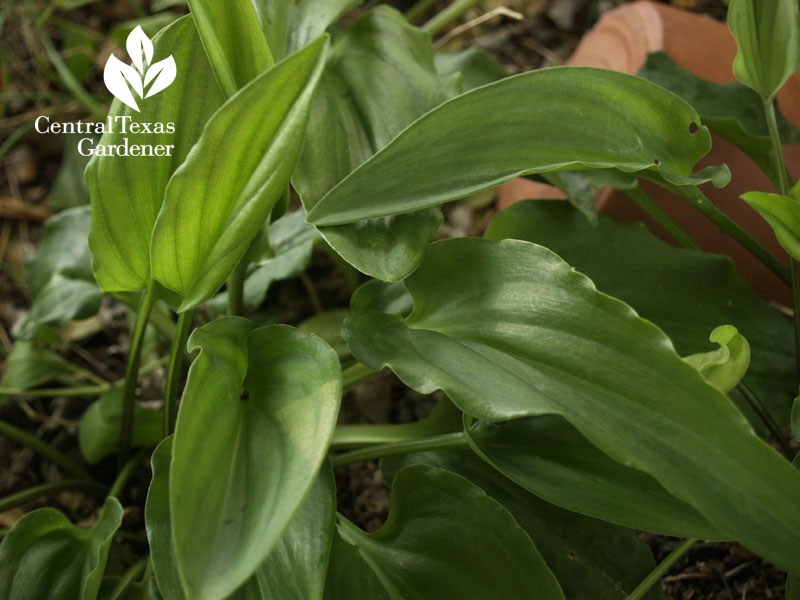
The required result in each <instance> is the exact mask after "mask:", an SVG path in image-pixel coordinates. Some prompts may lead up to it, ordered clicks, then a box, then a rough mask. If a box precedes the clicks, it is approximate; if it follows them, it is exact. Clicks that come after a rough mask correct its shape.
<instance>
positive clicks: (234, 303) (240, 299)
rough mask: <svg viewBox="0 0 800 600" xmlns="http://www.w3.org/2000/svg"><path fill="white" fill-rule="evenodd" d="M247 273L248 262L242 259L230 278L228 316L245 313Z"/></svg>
mask: <svg viewBox="0 0 800 600" xmlns="http://www.w3.org/2000/svg"><path fill="white" fill-rule="evenodd" d="M246 271H247V260H246V259H245V258H242V260H240V261H239V264H237V265H236V268H235V269H234V270H233V273H231V276H230V277H229V278H228V286H227V292H228V314H229V315H230V316H234V317H235V316H239V315H241V314H242V313H243V312H244V277H245V272H246Z"/></svg>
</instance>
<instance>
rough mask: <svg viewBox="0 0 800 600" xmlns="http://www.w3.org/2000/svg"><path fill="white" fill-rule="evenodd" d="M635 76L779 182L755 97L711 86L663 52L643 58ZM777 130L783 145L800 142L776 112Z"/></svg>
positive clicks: (740, 88) (735, 86)
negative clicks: (678, 102) (674, 98)
mask: <svg viewBox="0 0 800 600" xmlns="http://www.w3.org/2000/svg"><path fill="white" fill-rule="evenodd" d="M638 75H639V76H640V77H644V78H645V79H648V80H650V81H652V82H653V83H657V84H658V85H660V86H661V87H664V88H666V89H668V90H669V91H671V92H673V93H675V94H677V95H678V96H680V97H681V98H683V99H684V100H686V101H687V102H688V103H689V104H691V105H692V106H693V107H694V109H695V110H696V111H697V112H698V113H699V114H700V118H701V119H702V120H703V124H704V125H706V126H707V127H708V128H709V129H710V130H711V131H712V132H714V133H716V134H717V135H721V136H722V137H724V138H725V139H727V140H728V141H730V142H732V143H733V144H735V145H737V146H738V147H739V148H741V149H742V150H744V151H745V152H746V153H747V155H748V156H749V157H750V158H751V159H753V161H754V162H755V163H756V164H757V165H758V166H759V167H760V168H761V169H762V170H763V171H764V172H765V173H767V174H768V175H769V177H770V178H771V179H772V181H773V182H777V181H779V177H778V174H777V173H776V171H775V164H774V162H773V159H772V143H771V141H770V138H769V129H768V128H767V120H766V117H765V115H764V104H763V101H762V100H761V98H760V97H759V95H758V94H757V93H756V92H754V91H753V90H751V89H749V88H747V87H746V86H744V85H742V84H741V83H714V82H711V81H706V80H705V79H702V78H700V77H698V76H697V75H695V74H694V73H691V72H690V71H686V70H684V69H682V68H681V67H680V66H678V64H677V63H676V62H675V61H674V60H672V59H671V58H670V57H669V56H668V55H666V54H664V53H663V52H653V53H650V54H648V55H647V61H646V62H645V64H644V66H643V67H642V68H641V70H640V71H639V73H638ZM776 113H777V114H776V116H777V121H778V130H779V132H780V136H781V140H782V141H783V143H784V144H795V143H798V142H800V130H798V129H797V128H796V127H794V126H793V125H792V124H791V123H789V122H788V121H787V120H786V119H784V118H783V115H781V114H780V111H777V109H776Z"/></svg>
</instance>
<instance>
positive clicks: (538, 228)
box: [486, 202, 797, 425]
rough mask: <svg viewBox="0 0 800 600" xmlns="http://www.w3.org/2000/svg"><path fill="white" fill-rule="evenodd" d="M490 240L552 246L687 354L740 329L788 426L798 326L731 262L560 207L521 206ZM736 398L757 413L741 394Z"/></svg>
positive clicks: (753, 383)
mask: <svg viewBox="0 0 800 600" xmlns="http://www.w3.org/2000/svg"><path fill="white" fill-rule="evenodd" d="M486 235H487V237H489V238H492V239H501V238H508V237H511V238H516V239H522V240H527V241H531V242H534V243H537V244H541V245H542V246H545V247H547V248H550V249H551V250H553V251H554V252H555V253H556V254H558V255H559V256H561V257H562V258H563V259H564V260H566V261H567V262H568V263H569V264H571V265H572V266H574V267H575V268H576V269H578V270H579V271H581V272H582V273H585V274H586V275H588V276H589V277H591V279H592V281H594V283H595V284H596V285H597V287H598V288H599V289H600V290H601V291H602V292H605V293H607V294H611V295H612V296H616V297H618V298H620V299H621V300H624V301H625V302H626V303H628V304H630V305H631V306H632V307H633V308H634V309H635V310H636V311H637V312H638V313H639V314H640V315H641V316H642V317H644V318H645V319H648V320H650V321H652V322H654V323H655V324H656V325H658V326H659V327H660V328H661V329H663V330H664V331H665V332H666V334H667V335H668V336H669V337H670V339H671V340H672V341H673V343H674V344H675V346H676V348H677V350H678V352H679V353H680V354H681V355H684V356H685V355H687V354H695V353H698V352H705V351H707V350H708V341H707V340H708V332H709V331H711V330H712V329H714V328H715V327H716V326H717V325H719V324H721V323H729V324H731V325H733V326H734V327H736V328H737V329H738V330H739V331H740V332H741V334H742V335H743V336H744V337H745V338H747V341H748V342H749V345H750V352H751V362H750V369H749V370H748V373H747V375H746V376H745V378H744V381H745V382H746V383H747V385H748V386H749V387H750V388H751V389H752V390H753V391H754V392H755V394H756V395H757V396H758V397H759V398H760V399H761V400H762V402H764V404H765V405H766V406H767V407H768V408H769V410H770V412H771V413H772V415H773V417H774V418H775V420H776V421H778V423H779V424H781V425H786V424H788V422H789V407H790V406H791V399H792V398H793V397H794V396H795V395H796V394H797V388H796V385H795V361H794V332H793V330H792V325H791V323H790V322H789V321H787V320H786V319H785V318H784V317H783V315H781V314H780V313H779V312H778V311H777V310H776V309H774V308H773V307H771V306H770V305H769V304H767V303H766V302H764V301H762V300H760V299H759V298H758V297H757V296H756V295H755V294H754V293H753V292H752V290H751V289H750V288H749V287H748V285H747V284H746V283H745V282H744V281H743V280H742V279H741V277H739V275H738V274H737V273H736V269H735V267H734V265H733V263H732V262H731V261H730V260H729V259H727V258H724V257H722V256H715V255H711V254H704V253H701V252H693V251H689V250H682V249H678V248H675V247H673V246H670V245H669V244H666V243H664V242H662V241H661V240H659V239H658V238H656V237H655V236H654V235H653V234H651V233H650V232H649V231H648V230H647V229H646V228H645V227H644V226H642V225H631V224H622V223H617V222H615V221H613V220H611V219H609V218H607V217H604V216H601V217H600V222H599V224H598V226H597V227H596V228H592V227H590V226H589V225H588V224H587V223H586V220H585V219H583V218H582V217H581V216H580V215H579V214H576V213H575V211H574V210H572V209H570V208H569V207H568V206H564V205H563V204H557V203H552V202H550V203H545V202H520V203H517V204H515V205H514V206H512V207H510V208H509V209H508V210H506V211H503V212H502V213H501V214H500V215H498V216H497V217H496V218H495V220H494V221H493V222H492V224H491V225H490V227H489V229H488V231H487V234H486ZM731 395H732V397H733V398H734V399H735V400H736V401H737V404H738V406H739V407H740V409H742V410H743V411H744V410H746V411H750V409H749V407H748V405H747V403H746V402H745V401H744V399H742V398H740V396H739V394H738V392H731ZM750 412H752V411H750ZM752 417H753V418H752V419H751V421H752V422H753V423H756V422H758V423H760V420H759V419H758V417H757V416H755V415H752Z"/></svg>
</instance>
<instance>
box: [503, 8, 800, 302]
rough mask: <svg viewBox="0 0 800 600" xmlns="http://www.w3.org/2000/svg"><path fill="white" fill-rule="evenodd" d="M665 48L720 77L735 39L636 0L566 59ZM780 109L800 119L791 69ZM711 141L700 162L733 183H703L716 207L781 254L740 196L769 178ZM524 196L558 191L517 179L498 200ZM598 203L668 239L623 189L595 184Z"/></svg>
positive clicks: (624, 61)
mask: <svg viewBox="0 0 800 600" xmlns="http://www.w3.org/2000/svg"><path fill="white" fill-rule="evenodd" d="M656 51H663V52H665V53H666V54H668V55H669V56H670V57H671V58H672V59H673V60H674V61H675V62H677V63H678V64H679V65H680V66H681V67H683V68H684V69H686V70H688V71H691V72H692V73H694V74H695V75H698V76H700V77H703V78H704V79H708V80H710V81H715V82H718V83H729V82H733V81H735V80H736V79H735V77H734V75H733V59H734V57H735V56H736V43H735V41H734V39H733V36H732V35H731V33H730V31H729V30H728V28H727V26H726V25H725V24H724V23H720V22H718V21H715V20H713V19H710V18H707V17H703V16H699V15H696V14H692V13H689V12H685V11H682V10H680V9H677V8H673V7H670V6H667V5H665V4H659V3H656V2H650V1H648V0H640V1H638V2H634V3H631V4H625V5H623V6H621V7H619V8H617V9H615V10H613V11H611V12H608V13H606V14H605V15H604V16H603V17H602V18H601V19H600V21H599V22H598V24H597V25H596V26H595V28H594V29H593V30H592V31H590V32H589V33H587V34H586V36H585V37H584V38H583V40H582V41H581V43H580V44H579V45H578V47H577V48H576V50H575V52H574V54H573V55H572V57H571V58H570V60H569V61H568V62H569V64H571V65H579V66H591V67H600V68H605V69H612V70H616V71H622V72H625V73H631V74H633V73H636V72H638V71H639V69H640V68H641V67H642V65H643V64H644V62H645V60H646V58H647V54H648V53H649V52H656ZM778 102H779V105H780V108H781V111H782V112H783V114H784V116H786V118H787V119H788V120H790V121H791V122H792V123H794V124H795V125H797V126H800V76H798V74H797V73H796V74H795V76H793V77H792V78H791V79H790V80H789V81H788V82H787V83H786V85H785V86H784V87H783V89H782V90H781V92H780V93H779V94H778ZM712 137H713V147H712V150H711V152H710V153H709V154H708V155H707V156H706V157H704V158H703V160H702V161H701V162H700V163H699V165H698V167H702V166H706V165H719V164H723V163H724V164H727V165H728V166H729V167H730V169H731V173H732V179H731V183H730V184H729V185H728V186H726V187H725V188H723V189H721V190H718V189H716V188H714V187H713V186H712V185H711V184H706V185H704V186H702V188H701V189H703V191H704V192H705V194H706V195H707V196H708V197H709V199H710V200H711V201H712V202H714V204H716V205H717V206H718V207H719V208H721V209H722V210H723V211H725V212H726V213H727V214H728V215H729V216H730V217H731V218H732V219H734V220H735V221H737V222H738V223H739V224H740V225H741V226H742V227H744V228H745V229H746V230H748V231H749V232H750V233H751V234H752V235H753V236H754V237H755V238H756V239H757V240H758V241H759V242H761V243H762V244H763V245H764V246H766V247H767V249H769V250H770V251H771V252H773V253H774V254H775V255H776V256H778V257H781V258H784V257H785V256H786V253H785V252H784V251H783V249H782V248H781V247H780V245H779V244H778V242H777V240H776V239H775V236H774V235H773V233H772V230H771V229H770V227H769V225H767V223H766V222H765V221H764V220H763V219H762V218H761V217H760V216H759V215H758V214H757V213H756V212H755V211H753V210H752V209H751V208H750V207H749V206H747V205H746V204H745V203H744V202H743V201H741V200H740V199H739V196H740V195H741V194H743V193H745V192H748V191H751V190H763V191H775V190H774V187H773V186H772V184H771V183H770V182H769V180H768V179H767V177H766V176H765V175H763V174H762V173H761V171H760V169H759V168H758V167H757V166H756V165H755V163H753V162H752V161H751V160H750V158H749V157H747V156H746V155H745V154H744V153H743V152H742V151H740V150H739V149H738V148H736V147H735V146H734V145H733V144H731V143H730V142H728V141H726V140H724V139H722V138H720V137H718V136H715V135H712ZM785 156H786V160H787V165H788V167H789V171H790V172H791V173H792V176H793V177H794V178H797V177H798V176H800V146H791V147H787V148H786V149H785ZM644 187H645V189H646V191H647V192H648V193H649V194H650V196H651V197H652V198H653V199H654V200H655V201H656V202H657V203H658V204H659V205H660V206H661V207H662V208H663V209H664V210H665V211H666V212H667V213H668V214H669V215H670V216H671V217H672V218H673V219H674V220H675V221H676V222H677V223H678V224H679V225H680V226H681V227H682V228H683V229H684V230H686V231H687V232H688V233H689V235H691V237H692V238H693V239H694V240H695V241H696V242H697V243H698V244H699V245H700V247H701V248H702V249H703V250H706V251H708V252H716V253H719V254H726V255H728V256H730V257H731V258H733V260H734V261H735V262H736V265H737V269H738V270H739V273H740V274H741V275H742V276H743V277H744V278H745V279H746V280H747V281H748V282H749V283H750V285H751V286H752V287H753V289H754V290H755V291H756V292H757V293H759V294H760V295H761V296H763V297H764V298H766V299H770V300H775V301H778V302H781V303H783V304H787V305H788V304H789V302H790V299H791V293H790V292H789V290H788V289H787V287H786V286H785V285H784V284H783V282H781V281H780V279H779V278H778V277H776V276H775V275H774V274H773V273H772V272H771V271H769V270H768V269H767V268H766V267H764V266H763V265H762V264H761V263H760V262H759V261H758V260H756V259H755V258H754V257H753V256H752V255H750V254H749V253H748V252H747V251H746V250H744V249H743V248H742V247H741V246H739V245H738V244H737V243H736V242H734V241H733V240H731V239H730V238H729V237H728V236H726V235H725V234H724V233H723V232H722V231H720V230H719V229H718V228H717V227H716V226H715V225H713V224H712V223H710V222H709V221H707V220H706V219H705V218H704V217H703V216H702V215H700V213H698V212H697V211H696V210H694V209H693V208H691V207H690V206H689V205H688V204H686V203H685V202H684V201H683V200H681V199H680V198H678V197H676V196H674V195H673V194H670V193H669V192H667V191H666V190H663V189H662V188H660V187H658V186H655V185H653V184H648V183H645V184H644ZM525 198H564V195H563V194H562V193H561V192H560V191H558V190H555V189H554V188H551V187H550V186H544V185H542V184H535V183H533V182H530V181H528V180H515V181H512V182H510V183H509V184H506V185H505V186H502V189H501V190H499V195H498V206H499V207H500V208H504V207H505V206H508V205H509V204H510V203H512V202H515V201H517V200H522V199H525ZM597 206H598V209H599V210H600V211H601V212H603V213H605V214H607V215H609V216H612V217H614V218H616V219H619V220H623V221H633V220H636V221H643V222H645V223H646V224H647V226H648V227H650V228H651V229H652V230H653V231H654V232H655V233H656V234H657V235H659V237H662V238H663V239H665V240H668V241H670V242H673V240H672V238H671V237H670V236H669V235H668V234H667V233H666V232H665V231H663V230H662V229H661V227H660V226H658V225H657V224H656V223H655V222H654V221H653V220H652V219H650V218H649V217H648V216H647V215H646V214H645V213H644V212H643V211H641V210H640V209H639V208H638V207H637V206H636V205H635V204H634V203H633V202H632V201H631V200H630V199H629V198H628V197H627V196H626V195H625V194H622V193H620V192H617V191H616V190H611V189H608V190H601V191H600V192H598V194H597Z"/></svg>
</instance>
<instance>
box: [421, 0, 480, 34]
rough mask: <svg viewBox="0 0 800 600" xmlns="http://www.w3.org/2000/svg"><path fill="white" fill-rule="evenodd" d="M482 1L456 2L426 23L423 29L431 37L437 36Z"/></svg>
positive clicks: (464, 0)
mask: <svg viewBox="0 0 800 600" xmlns="http://www.w3.org/2000/svg"><path fill="white" fill-rule="evenodd" d="M480 1H481V0H454V1H453V3H452V4H451V5H450V6H448V7H447V8H445V9H444V10H443V11H442V12H440V13H439V14H438V15H436V16H435V17H433V18H432V19H431V20H430V21H428V22H427V23H425V25H423V26H422V29H424V30H425V31H427V32H428V33H430V34H431V35H437V34H439V33H441V32H442V31H443V30H444V29H445V28H446V27H447V26H448V25H450V24H451V23H452V22H453V21H455V20H457V19H458V18H459V17H460V16H461V15H463V14H464V13H465V12H467V11H468V10H469V9H470V8H472V7H473V6H475V5H476V4H478V3H479V2H480Z"/></svg>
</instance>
